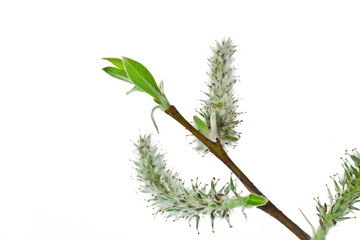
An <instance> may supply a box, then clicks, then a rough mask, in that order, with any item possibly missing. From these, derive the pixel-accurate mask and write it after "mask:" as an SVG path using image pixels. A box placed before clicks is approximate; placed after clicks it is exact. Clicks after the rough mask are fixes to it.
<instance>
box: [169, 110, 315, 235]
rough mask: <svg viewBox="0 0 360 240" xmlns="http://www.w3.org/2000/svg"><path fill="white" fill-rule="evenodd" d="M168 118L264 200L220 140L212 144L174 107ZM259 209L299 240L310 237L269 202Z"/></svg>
mask: <svg viewBox="0 0 360 240" xmlns="http://www.w3.org/2000/svg"><path fill="white" fill-rule="evenodd" d="M165 112H166V113H167V114H168V115H169V116H171V117H172V118H174V119H175V120H176V121H177V122H179V123H180V124H181V125H183V126H184V127H185V128H186V129H187V130H189V131H190V132H191V133H192V134H193V135H194V136H195V137H196V138H198V139H199V140H200V141H201V142H202V143H203V144H204V145H205V146H207V147H208V149H209V151H210V152H212V153H213V154H214V155H215V156H216V157H217V158H219V159H220V160H221V161H222V162H223V163H224V164H225V165H226V166H227V167H228V168H229V169H230V170H231V171H232V172H233V173H234V174H235V175H236V176H237V177H238V178H239V180H240V181H241V182H242V183H243V184H244V186H245V187H246V188H247V189H248V190H249V191H250V192H251V193H254V194H257V195H260V196H263V197H265V198H266V196H265V195H264V194H263V193H262V192H260V190H259V189H258V188H257V187H256V186H255V185H254V184H253V183H252V182H251V181H250V180H249V179H248V178H247V177H246V175H245V174H244V173H243V172H242V171H241V170H240V169H239V168H238V167H237V166H236V165H235V163H234V162H233V161H232V160H231V159H230V157H229V156H228V155H227V153H226V152H225V150H224V148H223V147H222V146H221V143H220V140H219V139H217V142H212V141H210V140H209V139H207V138H206V137H205V136H204V135H202V134H201V133H200V132H199V131H198V130H196V129H195V128H194V127H193V126H192V125H191V124H190V123H189V122H188V121H187V120H186V119H185V118H184V117H183V116H182V115H181V114H180V113H179V112H178V110H177V109H176V108H175V107H174V106H170V108H169V109H168V110H166V111H165ZM258 208H259V209H261V210H263V211H264V212H266V213H268V214H269V215H270V216H272V217H274V218H275V219H277V220H278V221H279V222H281V223H282V224H283V225H284V226H286V227H287V228H288V229H289V230H290V231H291V232H292V233H294V234H295V235H296V236H297V237H298V238H299V239H301V240H309V239H310V236H309V235H308V234H307V233H306V232H304V231H303V230H302V229H301V228H300V227H299V226H298V225H296V224H295V223H294V222H293V221H291V220H290V219H289V218H288V217H287V216H286V215H285V214H283V213H282V212H281V211H280V210H279V209H278V208H277V207H276V206H275V205H274V204H273V203H272V202H271V201H270V200H268V202H267V203H266V204H265V205H263V206H259V207H258Z"/></svg>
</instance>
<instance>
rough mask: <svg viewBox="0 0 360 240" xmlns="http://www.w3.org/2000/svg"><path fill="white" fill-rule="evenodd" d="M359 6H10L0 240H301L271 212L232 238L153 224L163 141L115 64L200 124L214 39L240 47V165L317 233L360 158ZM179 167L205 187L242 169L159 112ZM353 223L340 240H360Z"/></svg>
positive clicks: (3, 13)
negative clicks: (330, 196) (133, 69)
mask: <svg viewBox="0 0 360 240" xmlns="http://www.w3.org/2000/svg"><path fill="white" fill-rule="evenodd" d="M359 11H360V6H359V3H358V1H184V0H183V1H179V2H175V1H89V0H88V1H2V2H1V3H0V26H1V28H0V31H1V32H0V34H1V38H0V43H1V44H0V123H1V124H0V239H1V240H12V239H26V240H28V239H50V240H55V239H56V240H58V239H84V240H85V239H86V240H100V239H101V240H103V239H107V240H114V239H134V240H135V239H136V240H140V239H159V240H160V239H199V240H203V239H207V240H208V239H247V240H251V239H277V240H280V239H286V240H289V239H297V238H296V237H294V235H292V234H291V233H290V232H289V231H288V230H287V229H286V228H284V227H283V226H282V225H281V224H279V223H278V222H277V221H276V220H274V219H272V218H271V217H269V216H268V215H266V214H265V213H263V212H262V211H259V210H257V209H251V210H249V211H247V213H248V220H247V221H246V220H244V218H243V216H242V214H241V211H240V210H237V211H235V214H234V215H233V216H232V218H231V222H232V225H233V226H234V227H233V228H232V229H228V227H227V224H226V222H225V221H222V220H218V221H217V222H216V223H215V224H216V226H215V233H214V234H213V233H211V226H210V221H209V220H208V219H204V220H202V221H201V222H200V232H201V234H200V235H199V236H198V235H197V233H196V230H195V228H194V224H193V226H192V228H189V227H188V224H187V222H186V221H178V222H176V223H173V222H172V221H171V220H170V221H168V222H165V221H164V219H163V218H162V216H159V217H158V218H157V219H155V220H153V217H152V215H151V213H152V212H153V211H152V210H151V209H150V208H146V205H147V204H146V202H144V201H143V199H144V198H146V196H145V195H143V194H138V193H136V189H137V187H138V185H137V182H136V181H135V180H132V179H131V176H132V175H133V174H134V170H133V169H132V167H133V166H132V163H131V162H130V161H129V159H131V158H134V154H133V146H132V143H131V140H132V141H135V140H136V138H137V136H138V134H139V132H141V133H149V132H154V127H153V125H152V123H151V120H150V111H151V108H152V107H153V106H154V104H155V103H154V102H152V100H151V98H150V97H149V96H147V95H145V94H142V93H133V94H131V95H128V96H126V95H125V92H126V91H128V90H129V89H130V86H129V85H128V84H126V83H124V82H121V81H119V80H116V79H113V78H111V77H110V76H108V75H106V74H105V73H104V72H103V71H102V70H101V68H102V67H105V66H108V65H109V64H108V63H106V62H105V61H103V60H101V58H103V57H121V56H127V57H130V58H133V59H135V60H138V61H140V62H141V63H143V64H144V65H145V66H146V67H147V68H148V69H149V70H150V71H151V72H152V73H153V75H154V77H155V78H156V79H157V81H160V80H161V79H162V80H164V82H165V91H166V94H167V96H168V98H169V100H170V102H171V103H172V104H174V105H176V106H177V108H178V109H179V110H180V112H181V113H182V114H183V115H184V116H185V117H186V118H187V119H189V120H190V119H191V118H192V116H193V114H194V113H195V108H198V107H199V106H200V102H199V101H198V99H200V98H202V97H204V95H202V94H201V93H200V91H201V90H205V84H204V82H205V81H206V80H207V76H206V75H205V72H206V71H207V62H206V59H207V57H208V56H209V55H210V49H209V46H211V45H214V42H215V40H222V39H223V38H224V37H231V38H232V39H233V41H234V43H235V44H236V45H237V46H238V50H239V51H238V52H237V53H236V56H235V57H236V63H235V64H236V65H237V66H238V67H239V69H238V72H237V73H238V74H239V75H240V79H241V82H240V83H238V84H237V85H236V91H237V93H238V94H239V96H240V97H241V98H242V100H241V102H240V110H242V111H245V112H247V114H245V115H242V116H241V118H242V119H243V120H244V123H243V124H242V125H241V126H240V128H239V129H240V131H241V132H242V133H243V135H242V139H241V141H240V142H239V146H238V147H237V148H236V150H232V151H230V153H229V155H230V156H231V157H232V158H233V159H234V161H235V162H236V163H237V164H238V165H239V166H240V168H241V169H242V170H243V171H244V172H245V173H246V174H247V175H248V176H249V178H250V179H252V181H253V182H254V183H255V184H256V185H257V186H258V188H259V189H261V190H262V191H263V192H264V193H265V194H266V195H267V196H268V197H269V198H270V199H271V200H272V201H273V202H274V203H275V204H276V205H277V206H278V207H279V208H280V209H281V210H282V211H283V212H284V213H286V214H287V215H288V216H289V217H290V218H291V219H293V220H294V221H295V222H296V223H298V224H299V225H300V226H301V227H303V228H304V229H305V230H306V231H307V232H309V233H310V231H311V230H310V228H309V226H308V224H307V223H306V222H305V220H304V218H303V217H302V216H301V214H300V212H299V210H298V208H301V209H302V210H303V211H304V212H305V213H306V214H307V215H308V217H309V218H310V220H311V221H312V222H313V223H314V224H315V225H316V226H317V225H318V224H317V217H316V216H315V212H316V210H315V202H314V200H312V198H313V197H316V196H320V197H321V198H322V199H323V200H326V188H325V184H326V183H331V182H330V179H329V176H330V175H331V174H333V173H335V172H340V171H341V166H340V165H341V161H340V160H339V158H340V157H342V156H344V150H345V149H351V148H354V147H360V145H359V144H360V141H359V138H360V124H359V123H360V114H359V112H358V111H359V103H360V100H359V90H360V88H359V87H360V82H359V81H360V72H359V64H360V44H359V43H360V32H359V30H360V28H359V25H360V14H359ZM155 116H156V119H157V121H158V125H159V128H160V135H157V134H155V139H157V140H158V141H160V142H161V143H162V145H163V149H164V151H165V152H166V153H167V155H166V156H167V159H168V161H169V165H170V166H171V167H173V168H174V169H175V171H178V172H180V174H181V176H182V177H183V178H184V179H190V178H193V177H196V176H199V177H200V179H201V180H203V181H209V180H210V179H211V178H212V177H219V178H221V179H222V181H223V182H226V181H227V180H228V177H229V170H227V169H226V168H225V166H224V165H223V164H222V163H221V162H219V161H218V160H216V159H215V158H214V157H213V156H210V155H209V156H206V157H204V158H203V157H201V155H199V154H197V153H195V152H194V151H193V150H192V147H193V146H189V145H188V143H189V142H190V140H191V139H190V138H188V137H186V134H187V132H186V131H185V130H184V129H183V128H182V127H181V126H180V125H178V124H177V123H176V122H175V121H174V120H172V119H171V118H169V117H168V116H166V115H165V114H164V113H162V112H160V111H159V112H156V113H155ZM239 187H240V188H243V187H242V186H239ZM243 189H244V188H243ZM359 226H360V222H359V220H358V219H355V220H348V221H347V222H344V223H341V224H339V226H338V227H336V228H334V229H333V230H331V233H330V234H329V238H328V239H339V238H340V237H349V238H352V239H356V238H357V237H356V236H358V229H359Z"/></svg>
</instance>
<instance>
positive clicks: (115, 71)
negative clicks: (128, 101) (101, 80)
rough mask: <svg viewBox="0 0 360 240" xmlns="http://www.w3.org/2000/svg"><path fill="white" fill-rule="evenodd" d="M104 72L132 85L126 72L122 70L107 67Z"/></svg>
mask: <svg viewBox="0 0 360 240" xmlns="http://www.w3.org/2000/svg"><path fill="white" fill-rule="evenodd" d="M103 70H104V71H105V72H106V73H107V74H109V75H110V76H112V77H114V78H117V79H120V80H123V81H125V82H128V83H131V84H132V82H131V80H130V79H129V77H128V75H127V74H126V72H125V70H121V69H118V68H115V67H105V68H103Z"/></svg>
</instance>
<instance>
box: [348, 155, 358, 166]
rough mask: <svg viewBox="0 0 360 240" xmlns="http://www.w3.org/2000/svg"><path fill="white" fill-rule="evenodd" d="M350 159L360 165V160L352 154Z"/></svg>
mask: <svg viewBox="0 0 360 240" xmlns="http://www.w3.org/2000/svg"><path fill="white" fill-rule="evenodd" d="M350 157H351V159H352V160H353V161H354V162H355V163H356V164H357V165H360V158H358V157H356V156H354V155H351V154H350Z"/></svg>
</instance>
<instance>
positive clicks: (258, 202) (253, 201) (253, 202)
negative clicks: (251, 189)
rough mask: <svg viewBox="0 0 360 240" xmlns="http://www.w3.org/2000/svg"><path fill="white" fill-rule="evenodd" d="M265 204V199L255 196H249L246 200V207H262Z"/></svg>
mask: <svg viewBox="0 0 360 240" xmlns="http://www.w3.org/2000/svg"><path fill="white" fill-rule="evenodd" d="M265 203H267V199H266V198H264V197H260V196H258V195H255V194H252V193H251V194H249V196H248V200H247V201H246V205H248V206H262V205H264V204H265Z"/></svg>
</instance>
